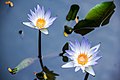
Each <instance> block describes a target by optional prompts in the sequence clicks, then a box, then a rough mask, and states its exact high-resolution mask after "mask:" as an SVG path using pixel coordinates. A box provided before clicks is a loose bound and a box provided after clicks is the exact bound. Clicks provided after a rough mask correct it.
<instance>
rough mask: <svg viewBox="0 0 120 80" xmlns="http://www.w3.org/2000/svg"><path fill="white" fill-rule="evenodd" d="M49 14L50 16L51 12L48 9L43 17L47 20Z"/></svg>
mask: <svg viewBox="0 0 120 80" xmlns="http://www.w3.org/2000/svg"><path fill="white" fill-rule="evenodd" d="M50 16H51V12H50V10H48V11H47V12H46V14H45V19H47V20H48V19H49V18H50Z"/></svg>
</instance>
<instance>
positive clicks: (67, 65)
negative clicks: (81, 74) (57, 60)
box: [62, 61, 74, 68]
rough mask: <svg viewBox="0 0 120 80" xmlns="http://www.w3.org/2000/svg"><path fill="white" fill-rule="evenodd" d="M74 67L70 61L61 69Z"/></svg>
mask: <svg viewBox="0 0 120 80" xmlns="http://www.w3.org/2000/svg"><path fill="white" fill-rule="evenodd" d="M71 67H74V63H73V61H70V62H68V63H66V64H64V65H63V66H62V68H71Z"/></svg>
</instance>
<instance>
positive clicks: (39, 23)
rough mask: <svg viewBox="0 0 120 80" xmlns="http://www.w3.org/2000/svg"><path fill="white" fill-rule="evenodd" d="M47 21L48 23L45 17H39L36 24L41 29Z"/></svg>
mask: <svg viewBox="0 0 120 80" xmlns="http://www.w3.org/2000/svg"><path fill="white" fill-rule="evenodd" d="M45 23H46V21H45V20H44V19H41V18H39V19H38V20H37V22H36V26H37V27H38V28H39V29H42V28H44V26H45Z"/></svg>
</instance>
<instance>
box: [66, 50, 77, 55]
mask: <svg viewBox="0 0 120 80" xmlns="http://www.w3.org/2000/svg"><path fill="white" fill-rule="evenodd" d="M65 52H66V53H67V54H69V55H74V54H75V52H74V51H71V50H65Z"/></svg>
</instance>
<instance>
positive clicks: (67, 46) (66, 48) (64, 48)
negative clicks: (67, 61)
mask: <svg viewBox="0 0 120 80" xmlns="http://www.w3.org/2000/svg"><path fill="white" fill-rule="evenodd" d="M68 49H69V43H68V42H66V43H65V45H64V46H63V48H62V51H63V53H65V50H68Z"/></svg>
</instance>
